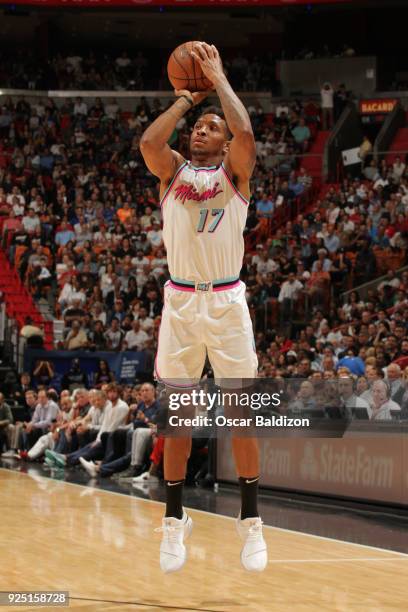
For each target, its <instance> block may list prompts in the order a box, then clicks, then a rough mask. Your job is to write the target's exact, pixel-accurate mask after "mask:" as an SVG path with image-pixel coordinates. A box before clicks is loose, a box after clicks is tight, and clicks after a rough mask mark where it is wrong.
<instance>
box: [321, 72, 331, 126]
mask: <svg viewBox="0 0 408 612" xmlns="http://www.w3.org/2000/svg"><path fill="white" fill-rule="evenodd" d="M320 96H321V104H322V119H323V129H324V130H327V129H329V130H330V129H331V128H332V127H333V107H334V102H333V96H334V91H333V87H332V86H331V84H330V83H324V85H323V87H322V88H321V90H320Z"/></svg>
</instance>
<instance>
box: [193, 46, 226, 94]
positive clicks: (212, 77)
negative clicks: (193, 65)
mask: <svg viewBox="0 0 408 612" xmlns="http://www.w3.org/2000/svg"><path fill="white" fill-rule="evenodd" d="M191 55H192V56H193V57H194V59H195V60H196V61H197V62H198V63H199V64H200V66H201V70H202V71H203V72H204V74H205V76H206V77H207V79H208V80H209V81H211V83H213V84H214V85H216V84H217V82H218V81H219V80H220V79H222V78H223V77H224V69H223V67H222V61H221V58H220V54H219V53H218V49H217V47H215V46H214V45H207V43H205V42H198V43H196V44H195V45H194V48H193V50H192V51H191Z"/></svg>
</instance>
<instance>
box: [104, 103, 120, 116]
mask: <svg viewBox="0 0 408 612" xmlns="http://www.w3.org/2000/svg"><path fill="white" fill-rule="evenodd" d="M118 111H119V104H118V102H117V100H116V98H112V100H110V101H109V102H108V103H107V104H106V106H105V113H106V116H107V117H108V119H112V120H114V119H116V116H117V114H118Z"/></svg>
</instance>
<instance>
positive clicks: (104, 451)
mask: <svg viewBox="0 0 408 612" xmlns="http://www.w3.org/2000/svg"><path fill="white" fill-rule="evenodd" d="M106 394H107V395H105V392H104V391H102V390H98V391H95V397H94V400H93V401H94V404H97V403H100V404H103V410H104V417H103V422H102V425H101V428H100V430H99V432H98V435H97V436H96V439H95V441H94V442H91V443H90V444H88V445H87V446H84V447H83V448H81V449H79V450H78V451H75V452H73V453H70V454H68V455H64V454H60V453H55V452H54V451H50V450H48V451H46V453H45V454H46V457H47V458H48V459H49V460H50V461H51V462H54V463H55V465H57V466H58V467H68V466H72V465H78V464H79V463H80V458H81V457H83V458H84V459H86V460H87V461H90V460H97V459H104V458H105V459H110V457H112V460H113V458H114V456H113V455H112V453H113V451H112V450H111V449H109V448H108V438H109V434H110V433H111V432H113V431H115V430H116V429H117V428H118V427H121V426H123V425H125V424H126V421H127V417H128V414H129V406H128V405H127V404H126V403H125V402H124V401H123V400H121V399H120V388H119V387H118V386H117V385H116V384H115V383H109V384H108V385H107V387H106Z"/></svg>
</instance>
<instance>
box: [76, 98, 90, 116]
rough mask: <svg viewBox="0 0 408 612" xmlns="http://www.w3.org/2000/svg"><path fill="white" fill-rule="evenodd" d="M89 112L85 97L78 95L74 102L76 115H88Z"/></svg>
mask: <svg viewBox="0 0 408 612" xmlns="http://www.w3.org/2000/svg"><path fill="white" fill-rule="evenodd" d="M87 114H88V107H87V105H86V104H85V102H84V101H83V99H82V98H81V97H80V96H78V98H77V99H76V101H75V104H74V115H75V116H76V117H86V116H87Z"/></svg>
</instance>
